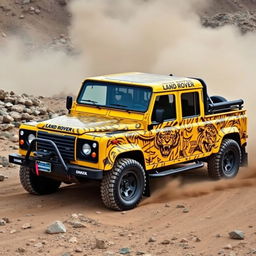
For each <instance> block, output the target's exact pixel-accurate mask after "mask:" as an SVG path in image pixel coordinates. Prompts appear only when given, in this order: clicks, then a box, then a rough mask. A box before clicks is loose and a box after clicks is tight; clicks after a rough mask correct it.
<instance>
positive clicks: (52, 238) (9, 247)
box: [0, 142, 256, 256]
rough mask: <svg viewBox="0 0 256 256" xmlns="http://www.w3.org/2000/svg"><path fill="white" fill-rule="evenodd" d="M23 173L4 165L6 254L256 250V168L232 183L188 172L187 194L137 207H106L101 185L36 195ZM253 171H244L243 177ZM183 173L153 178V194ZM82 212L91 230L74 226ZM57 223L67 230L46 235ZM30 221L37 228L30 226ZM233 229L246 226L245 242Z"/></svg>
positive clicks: (2, 238)
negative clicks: (234, 235) (99, 244)
mask: <svg viewBox="0 0 256 256" xmlns="http://www.w3.org/2000/svg"><path fill="white" fill-rule="evenodd" d="M1 144H2V145H3V144H4V145H3V147H2V148H3V151H2V154H3V155H6V156H7V155H8V153H10V152H13V150H10V146H12V145H13V144H10V143H9V142H5V143H2V142H1ZM18 171H19V170H18V168H17V167H11V168H10V167H9V168H1V169H0V172H1V173H2V174H4V175H5V176H8V179H6V180H5V181H3V182H1V183H0V218H8V219H9V221H10V223H7V224H6V225H5V226H0V255H10V256H11V255H51V256H55V255H56V256H59V255H120V249H122V248H129V250H130V254H128V255H143V254H145V255H187V256H188V255H202V256H204V255H205V256H206V255H253V254H255V251H256V242H255V239H256V225H255V220H256V217H255V209H256V201H255V200H254V197H255V193H256V187H255V186H254V185H255V180H254V179H255V178H254V173H253V175H252V178H250V179H247V182H242V181H243V180H242V179H241V181H240V179H239V178H238V180H233V181H231V182H232V184H231V185H227V186H226V185H225V183H224V184H223V183H221V182H210V183H209V182H208V177H207V173H206V170H205V169H201V170H197V171H191V172H187V173H186V174H183V175H180V176H179V178H180V179H182V186H181V188H179V193H177V191H176V189H174V190H173V191H169V193H170V195H171V194H173V197H170V198H172V200H171V201H170V200H168V197H167V198H165V199H166V200H165V199H163V202H161V203H156V202H157V201H158V200H154V202H151V203H149V204H146V205H140V206H139V207H138V208H136V209H134V210H132V211H128V212H114V211H111V210H107V209H106V208H105V207H104V206H103V205H102V203H101V199H100V194H99V183H98V182H88V183H87V184H81V185H63V186H62V187H61V189H60V191H59V192H57V193H56V194H52V195H47V196H32V195H29V194H28V193H26V192H25V191H24V190H23V188H22V187H21V185H20V183H19V178H18ZM246 172H247V170H246V169H245V168H243V169H241V174H242V176H243V175H244V174H245V173H246ZM176 178H177V177H168V178H161V179H156V180H152V181H151V186H152V189H153V190H152V192H153V199H154V195H155V193H156V189H160V190H161V188H164V186H165V185H164V184H166V183H167V182H169V181H171V180H174V179H176ZM230 187H231V189H229V188H230ZM232 187H234V188H232ZM164 193H166V191H165V192H164ZM194 196H196V197H194ZM197 196H198V197H197ZM144 200H148V199H144ZM143 202H144V203H145V201H143ZM143 202H142V204H143ZM184 207H185V208H184ZM184 209H186V210H188V212H186V213H185V212H184ZM74 214H76V215H77V216H75V218H78V220H81V221H82V222H83V223H84V224H85V226H86V227H84V228H80V229H77V228H73V227H72V225H70V224H69V221H70V220H72V215H73V217H74ZM56 220H60V221H62V222H63V223H64V224H65V226H66V227H67V232H66V233H65V234H63V235H62V234H58V235H49V234H46V233H45V230H46V228H47V226H48V225H50V224H51V223H52V222H54V221H56ZM26 224H29V227H30V228H27V229H24V228H23V225H26ZM233 230H241V231H243V232H244V233H245V239H244V240H232V239H230V238H229V235H228V233H229V232H230V231H233ZM96 239H102V240H104V241H105V243H106V248H105V249H97V248H95V241H96ZM74 240H75V242H74ZM64 253H67V254H64ZM68 253H69V254H68Z"/></svg>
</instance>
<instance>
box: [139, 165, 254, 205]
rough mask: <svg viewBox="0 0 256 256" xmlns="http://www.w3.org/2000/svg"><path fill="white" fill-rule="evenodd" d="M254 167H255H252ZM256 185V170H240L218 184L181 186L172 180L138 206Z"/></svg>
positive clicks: (178, 182)
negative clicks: (232, 177) (238, 173)
mask: <svg viewBox="0 0 256 256" xmlns="http://www.w3.org/2000/svg"><path fill="white" fill-rule="evenodd" d="M254 166H256V165H254ZM255 185H256V168H255V167H254V168H249V169H246V170H242V171H241V172H240V175H238V177H236V178H235V179H230V180H221V181H218V182H214V181H205V182H197V183H194V184H187V185H182V181H181V179H180V178H177V179H174V180H172V181H170V182H165V184H164V185H163V186H162V187H161V188H160V187H159V188H158V189H157V190H156V191H155V192H154V193H153V195H152V196H151V197H149V198H147V199H145V200H144V201H143V202H142V203H141V204H140V206H143V205H147V204H155V203H164V202H169V201H172V200H177V199H183V198H188V197H199V196H203V195H207V194H210V193H213V192H215V191H223V190H227V189H233V188H241V187H251V186H255Z"/></svg>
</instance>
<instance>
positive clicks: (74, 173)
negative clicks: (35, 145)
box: [9, 154, 103, 181]
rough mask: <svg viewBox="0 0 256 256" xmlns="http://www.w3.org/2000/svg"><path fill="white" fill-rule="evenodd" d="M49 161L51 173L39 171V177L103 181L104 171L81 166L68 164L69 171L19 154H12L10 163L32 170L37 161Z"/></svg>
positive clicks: (54, 163)
mask: <svg viewBox="0 0 256 256" xmlns="http://www.w3.org/2000/svg"><path fill="white" fill-rule="evenodd" d="M39 160H40V161H47V162H48V163H50V164H51V172H50V173H48V172H42V171H39V175H43V176H49V177H53V178H57V179H60V180H63V181H64V180H67V179H68V180H70V179H71V178H72V177H73V178H75V177H76V178H87V179H92V180H101V179H102V177H103V171H102V170H97V169H92V168H87V167H83V166H79V165H72V164H67V165H66V166H67V171H65V170H64V169H63V166H62V165H61V164H59V163H58V162H55V161H50V160H48V159H47V160H45V159H41V158H40V159H37V158H34V157H30V158H29V160H26V159H25V156H22V155H19V154H10V155H9V162H10V163H13V164H17V165H21V166H27V167H30V168H32V169H34V168H35V164H36V161H39Z"/></svg>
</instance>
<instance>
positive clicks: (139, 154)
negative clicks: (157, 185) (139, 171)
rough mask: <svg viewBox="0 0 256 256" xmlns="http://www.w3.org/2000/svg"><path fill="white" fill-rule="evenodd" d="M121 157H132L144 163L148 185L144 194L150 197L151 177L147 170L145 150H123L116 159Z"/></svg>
mask: <svg viewBox="0 0 256 256" xmlns="http://www.w3.org/2000/svg"><path fill="white" fill-rule="evenodd" d="M120 158H131V159H134V160H136V161H138V162H139V163H140V164H141V165H142V167H143V168H144V171H145V175H146V187H145V191H144V193H143V195H144V196H147V197H149V196H150V194H151V192H150V184H149V183H150V179H149V175H148V172H147V170H146V163H145V158H144V154H143V152H142V151H141V150H133V151H127V152H122V153H120V154H119V155H118V156H117V157H116V159H115V161H117V160H118V159H120Z"/></svg>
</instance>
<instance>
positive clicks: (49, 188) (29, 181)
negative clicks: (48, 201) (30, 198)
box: [20, 166, 61, 195]
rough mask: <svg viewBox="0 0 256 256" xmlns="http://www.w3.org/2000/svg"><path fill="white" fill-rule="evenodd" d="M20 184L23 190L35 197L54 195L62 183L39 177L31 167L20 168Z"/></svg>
mask: <svg viewBox="0 0 256 256" xmlns="http://www.w3.org/2000/svg"><path fill="white" fill-rule="evenodd" d="M20 182H21V184H22V186H23V188H24V189H25V190H26V191H28V192H29V193H30V194H33V195H46V194H51V193H54V192H56V191H57V190H58V188H59V187H60V184H61V182H60V181H57V180H53V179H50V178H46V177H43V176H37V175H36V174H35V173H34V170H33V169H32V168H29V167H25V166H21V167H20Z"/></svg>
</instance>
